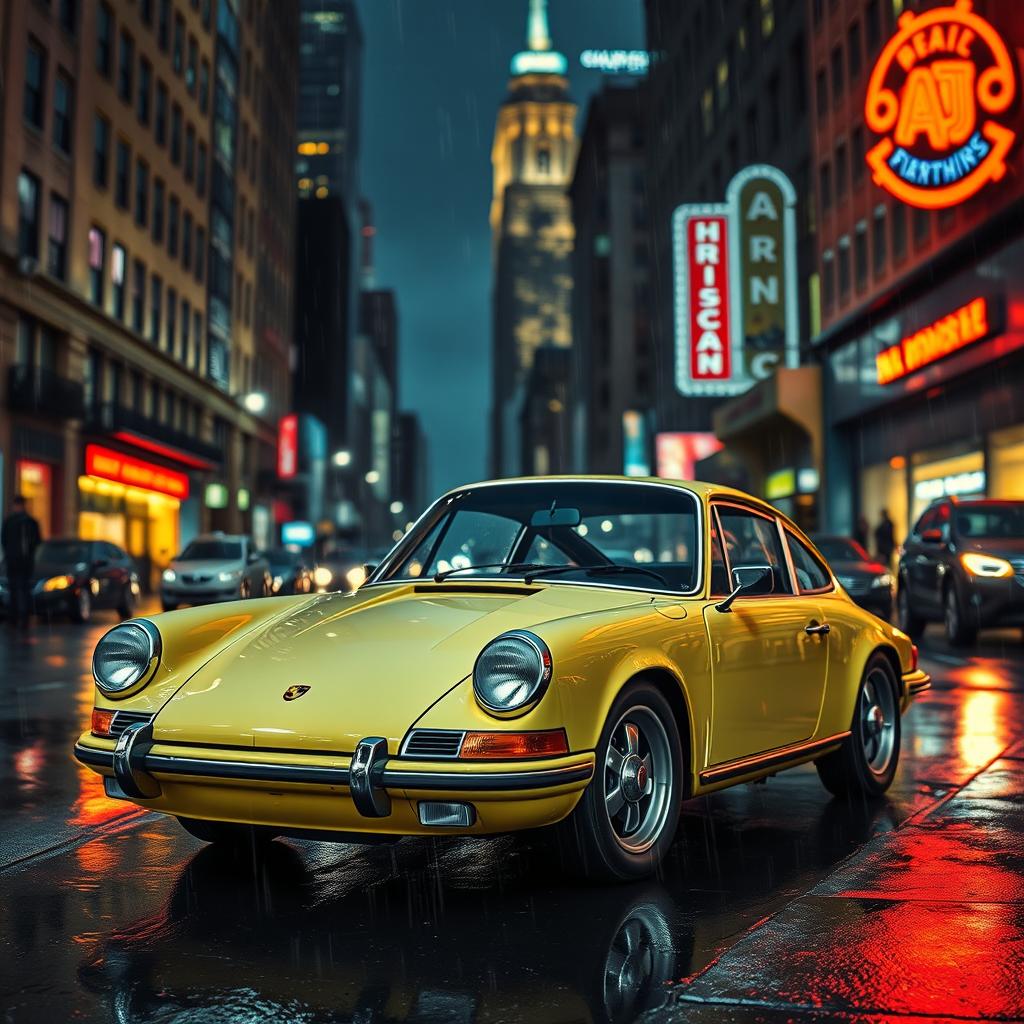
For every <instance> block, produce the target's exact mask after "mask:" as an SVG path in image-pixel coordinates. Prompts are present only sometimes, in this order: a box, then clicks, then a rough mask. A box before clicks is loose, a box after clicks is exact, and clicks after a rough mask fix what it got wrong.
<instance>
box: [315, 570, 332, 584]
mask: <svg viewBox="0 0 1024 1024" xmlns="http://www.w3.org/2000/svg"><path fill="white" fill-rule="evenodd" d="M332 579H334V575H333V574H332V573H331V570H330V569H327V568H325V567H324V566H322V565H318V566H317V567H316V568H315V569H314V570H313V582H314V583H315V584H316V585H317V586H318V587H327V586H330V583H331V580H332Z"/></svg>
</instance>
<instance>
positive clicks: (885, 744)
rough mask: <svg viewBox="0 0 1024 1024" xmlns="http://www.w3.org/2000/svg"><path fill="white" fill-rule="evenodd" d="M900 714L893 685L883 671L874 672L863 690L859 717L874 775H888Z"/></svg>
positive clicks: (865, 757)
mask: <svg viewBox="0 0 1024 1024" xmlns="http://www.w3.org/2000/svg"><path fill="white" fill-rule="evenodd" d="M898 713H899V712H898V711H897V708H896V697H895V694H894V693H893V688H892V684H891V683H890V682H889V679H888V677H887V676H886V674H885V672H884V671H883V670H882V669H880V668H875V669H873V670H872V671H871V672H870V673H869V674H868V677H867V679H865V680H864V686H863V688H862V689H861V693H860V715H859V721H860V739H861V746H862V748H863V750H864V761H865V762H866V764H867V766H868V768H869V770H870V771H871V773H872V774H873V775H876V776H881V775H884V774H885V772H886V770H887V769H888V767H889V763H890V761H892V756H893V750H894V748H895V731H894V729H893V723H894V722H895V721H896V716H897V714H898Z"/></svg>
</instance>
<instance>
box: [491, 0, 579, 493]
mask: <svg viewBox="0 0 1024 1024" xmlns="http://www.w3.org/2000/svg"><path fill="white" fill-rule="evenodd" d="M527 46H528V49H526V50H524V51H522V52H521V53H517V54H516V55H515V57H513V58H512V67H511V72H512V75H511V78H510V80H509V87H508V95H507V96H506V98H505V100H504V102H503V103H502V105H501V108H500V110H499V111H498V123H497V127H496V128H495V132H494V146H493V149H492V151H491V162H492V164H493V167H494V197H493V200H492V202H491V230H492V233H493V241H494V244H493V249H492V258H493V266H494V295H493V302H494V306H493V308H494V328H493V343H494V359H493V373H494V388H493V403H494V404H493V410H492V426H491V471H492V472H493V473H494V474H495V475H501V476H507V475H512V474H516V473H520V472H545V471H554V470H555V469H557V468H559V467H557V466H553V465H550V464H548V463H547V462H546V459H545V457H544V456H543V455H540V456H538V457H537V458H535V457H534V456H535V451H536V450H537V446H536V444H535V440H536V439H533V438H530V437H527V436H523V433H522V432H521V428H520V419H521V412H522V409H523V405H524V397H525V395H524V392H525V389H526V387H527V382H528V379H529V371H530V369H531V368H532V366H533V362H534V353H535V352H536V351H537V349H538V348H541V347H554V348H568V347H569V346H570V345H571V344H572V320H571V297H572V270H571V264H570V257H571V253H572V244H573V226H572V216H571V209H570V204H569V198H568V195H567V188H568V185H569V182H570V180H571V179H572V173H573V165H574V163H575V159H576V133H575V119H576V105H575V104H574V103H573V102H572V100H571V98H570V96H569V82H568V79H567V78H566V71H567V67H568V64H567V61H566V59H565V56H564V55H563V54H561V53H558V52H557V51H556V50H554V49H553V48H552V43H551V35H550V32H549V30H548V17H547V0H530V10H529V19H528V23H527ZM533 397H534V399H536V398H537V397H538V396H533ZM555 401H556V400H555V399H552V402H553V403H554V402H555ZM555 411H556V412H557V410H555Z"/></svg>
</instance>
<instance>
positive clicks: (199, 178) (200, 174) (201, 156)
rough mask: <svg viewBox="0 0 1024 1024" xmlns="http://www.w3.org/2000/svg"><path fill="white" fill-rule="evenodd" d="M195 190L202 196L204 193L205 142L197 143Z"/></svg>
mask: <svg viewBox="0 0 1024 1024" xmlns="http://www.w3.org/2000/svg"><path fill="white" fill-rule="evenodd" d="M196 192H197V193H198V194H199V197H200V198H202V197H203V196H205V195H206V143H205V142H200V143H199V153H198V156H197V157H196Z"/></svg>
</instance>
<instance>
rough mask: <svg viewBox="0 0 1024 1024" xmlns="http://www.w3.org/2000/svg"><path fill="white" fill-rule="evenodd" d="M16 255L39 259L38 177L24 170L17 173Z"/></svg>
mask: <svg viewBox="0 0 1024 1024" xmlns="http://www.w3.org/2000/svg"><path fill="white" fill-rule="evenodd" d="M18 255H19V256H28V257H29V258H31V259H34V260H37V259H39V179H38V178H37V177H36V176H35V175H34V174H32V173H31V172H30V171H25V170H23V171H22V172H21V173H20V174H19V175H18Z"/></svg>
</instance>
